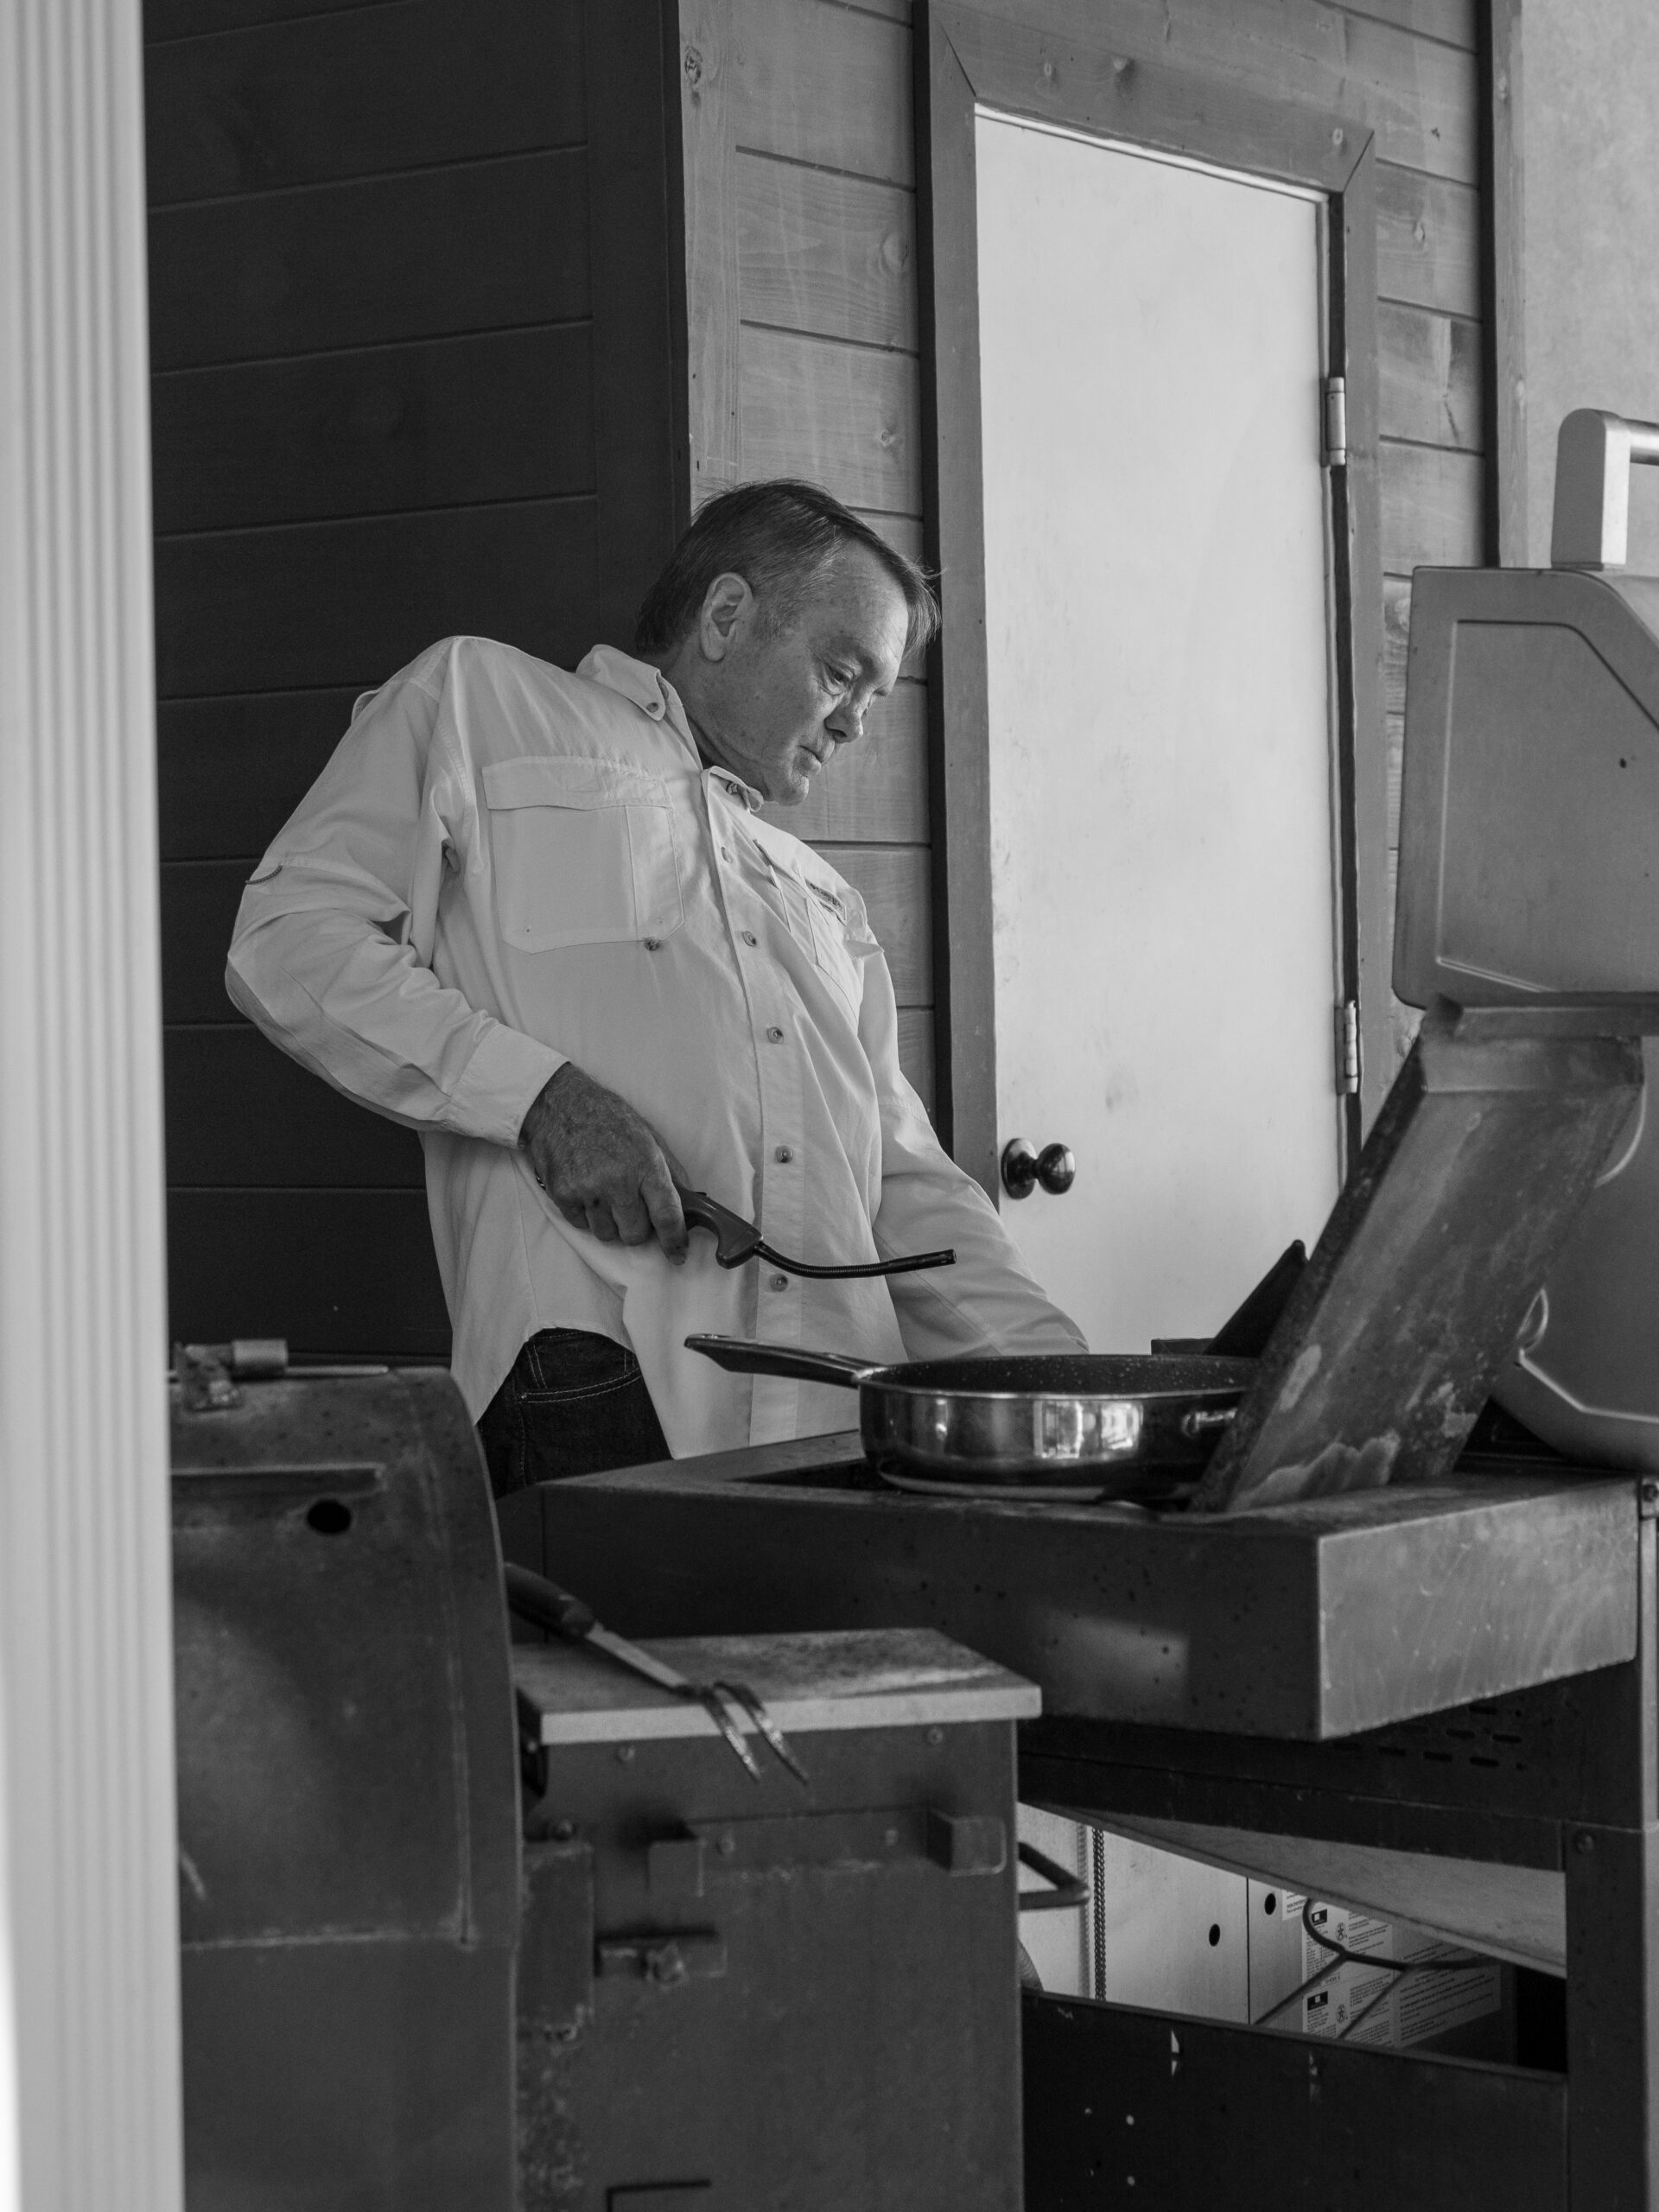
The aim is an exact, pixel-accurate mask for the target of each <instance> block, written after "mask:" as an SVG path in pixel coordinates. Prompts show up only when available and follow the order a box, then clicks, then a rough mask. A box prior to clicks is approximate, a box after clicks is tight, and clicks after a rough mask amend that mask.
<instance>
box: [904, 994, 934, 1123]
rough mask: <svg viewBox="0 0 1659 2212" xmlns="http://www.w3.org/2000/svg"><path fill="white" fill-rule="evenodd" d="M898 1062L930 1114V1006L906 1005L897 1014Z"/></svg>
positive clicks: (931, 1011)
mask: <svg viewBox="0 0 1659 2212" xmlns="http://www.w3.org/2000/svg"><path fill="white" fill-rule="evenodd" d="M899 1070H900V1071H901V1072H902V1074H903V1076H904V1078H905V1080H906V1083H908V1084H910V1085H911V1087H912V1089H913V1090H915V1091H916V1092H917V1094H918V1096H919V1097H920V1099H921V1102H922V1103H923V1105H924V1106H925V1107H926V1109H927V1110H928V1114H929V1116H931V1114H932V1111H933V1009H932V1007H931V1006H930V1007H904V1008H902V1009H901V1011H900V1013H899Z"/></svg>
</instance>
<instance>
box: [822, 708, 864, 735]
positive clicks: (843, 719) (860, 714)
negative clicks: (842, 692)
mask: <svg viewBox="0 0 1659 2212" xmlns="http://www.w3.org/2000/svg"><path fill="white" fill-rule="evenodd" d="M824 728H826V729H827V730H828V731H829V734H830V735H831V737H833V738H834V739H835V741H836V744H837V745H856V744H857V742H858V741H859V739H860V738H861V737H862V736H863V734H864V709H863V708H862V707H861V706H857V705H855V703H854V702H853V701H852V700H850V699H849V700H847V701H846V702H845V703H844V704H843V705H842V706H839V707H837V708H836V710H835V712H834V714H832V715H829V716H828V717H827V718H826V719H825V721H824Z"/></svg>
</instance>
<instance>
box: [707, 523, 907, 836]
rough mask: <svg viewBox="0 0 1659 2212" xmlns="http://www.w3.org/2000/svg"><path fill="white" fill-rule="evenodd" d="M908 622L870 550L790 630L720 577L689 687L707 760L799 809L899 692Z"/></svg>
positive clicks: (821, 588)
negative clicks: (874, 710)
mask: <svg viewBox="0 0 1659 2212" xmlns="http://www.w3.org/2000/svg"><path fill="white" fill-rule="evenodd" d="M907 621H908V610H907V609H906V605H905V595H904V594H903V592H902V591H901V590H900V589H899V586H898V584H897V583H896V582H894V581H893V577H891V576H890V575H888V574H887V570H886V569H884V568H883V567H882V565H881V563H880V562H879V561H878V560H877V559H876V557H875V556H874V554H873V553H871V552H869V551H868V550H866V549H865V548H864V547H863V546H861V545H847V546H843V547H842V550H840V551H839V552H838V553H837V554H836V556H835V559H834V560H833V561H832V562H831V563H830V564H829V567H828V568H827V569H825V570H824V571H823V575H821V576H819V577H818V579H817V582H815V583H814V584H813V585H812V586H811V587H810V590H809V592H808V595H807V598H806V601H805V603H804V605H803V607H801V610H800V612H799V613H798V614H797V616H796V617H795V619H794V620H793V621H792V622H791V623H788V624H787V625H785V626H784V627H783V628H782V629H780V630H774V629H773V628H772V626H771V625H770V624H769V623H768V621H767V620H766V612H765V608H764V607H763V606H762V605H761V603H760V601H757V600H756V599H755V597H754V595H753V593H752V592H751V591H750V590H749V588H748V586H747V584H746V583H745V582H743V580H742V579H741V577H739V576H721V577H717V578H716V579H715V582H714V583H713V584H711V585H710V586H709V594H708V597H707V598H706V599H705V600H704V602H703V611H702V620H701V625H700V628H699V632H698V633H697V636H696V639H693V640H690V641H689V642H690V643H692V644H693V645H695V646H696V647H697V648H698V649H699V650H697V651H696V652H695V653H694V654H692V655H688V656H686V657H685V658H687V659H691V660H694V661H695V663H696V667H695V675H693V671H691V670H690V669H688V670H687V671H685V673H686V676H687V677H690V678H691V680H690V681H689V682H688V681H683V682H682V695H683V696H684V698H685V704H686V709H687V712H688V713H689V714H690V717H691V720H692V722H693V725H694V727H695V728H696V732H697V735H698V737H699V738H700V739H701V741H702V745H703V748H704V750H705V752H706V753H709V755H710V756H711V758H713V759H714V760H716V761H718V762H719V764H720V765H721V766H722V767H727V768H729V769H731V770H732V772H733V773H734V774H735V775H739V776H741V777H742V779H743V780H744V782H745V783H747V784H752V785H753V786H754V788H755V789H756V790H757V791H760V793H761V794H762V796H763V797H764V798H769V799H775V800H776V801H778V802H779V804H781V805H784V806H798V805H799V804H800V803H801V801H802V800H803V799H804V798H805V797H806V795H807V792H808V791H810V788H811V785H812V779H813V778H814V777H815V776H817V775H819V774H821V773H822V772H823V769H824V768H825V767H826V766H828V764H829V761H830V760H832V759H833V758H834V756H835V752H836V747H837V746H842V745H851V744H853V743H854V742H855V741H856V740H857V739H858V738H860V737H861V736H862V734H863V729H864V715H865V713H866V711H867V710H868V707H869V704H870V702H871V700H872V699H885V698H886V697H887V694H888V693H889V692H890V691H891V690H892V689H893V684H894V683H896V682H897V680H898V676H899V663H900V662H901V661H902V659H903V658H904V652H905V637H906V627H907ZM674 673H675V675H676V677H677V678H678V677H679V676H680V671H678V670H677V671H674Z"/></svg>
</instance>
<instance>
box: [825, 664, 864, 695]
mask: <svg viewBox="0 0 1659 2212" xmlns="http://www.w3.org/2000/svg"><path fill="white" fill-rule="evenodd" d="M823 677H824V682H825V683H827V684H828V686H829V689H830V690H832V691H850V690H852V688H853V685H854V684H855V683H856V682H857V680H858V679H857V676H856V673H855V671H854V670H852V669H850V668H833V667H831V665H830V664H829V662H828V661H825V663H824V664H823Z"/></svg>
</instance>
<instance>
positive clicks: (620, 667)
mask: <svg viewBox="0 0 1659 2212" xmlns="http://www.w3.org/2000/svg"><path fill="white" fill-rule="evenodd" d="M576 674H577V675H578V676H581V677H586V678H587V679H588V682H589V683H602V684H604V685H605V687H606V689H607V690H610V691H618V692H620V694H621V695H622V696H623V697H624V698H625V699H630V700H632V702H633V704H634V705H635V706H636V707H639V708H642V709H644V710H645V713H646V714H648V715H650V716H651V718H652V721H659V722H664V723H666V725H667V726H668V728H670V729H671V730H672V731H673V732H674V734H675V735H676V736H677V738H679V740H680V741H681V742H682V743H683V745H684V746H685V747H687V748H688V750H689V751H690V754H691V757H692V759H693V760H695V761H696V765H697V766H698V767H699V768H700V769H703V772H704V774H705V775H709V776H717V777H718V778H719V779H720V780H721V783H722V784H725V785H728V786H729V788H730V789H731V790H732V791H734V792H735V793H736V794H737V796H738V797H739V798H741V800H742V802H743V804H745V805H746V806H747V808H748V810H749V812H750V813H751V814H759V812H760V809H761V807H762V805H763V804H765V801H764V800H763V799H762V798H761V796H760V792H759V791H755V790H754V789H753V787H752V786H751V785H748V784H746V783H745V782H744V780H743V779H742V778H741V776H739V775H735V774H734V773H733V772H732V770H731V769H729V768H721V767H718V766H716V767H709V768H703V760H702V753H701V751H700V750H699V749H698V746H697V741H696V738H695V737H694V736H693V734H692V732H691V725H690V722H689V721H687V720H686V718H685V709H684V707H683V705H682V703H681V701H680V695H679V693H678V692H677V690H675V689H674V686H673V685H672V684H671V683H670V682H669V680H668V678H667V677H665V676H664V674H663V671H661V669H659V668H653V667H652V664H651V663H650V662H649V661H648V660H635V659H633V658H632V656H631V655H630V654H627V653H624V652H618V651H617V649H616V647H615V646H614V645H595V646H594V649H593V651H592V652H590V653H589V654H588V658H586V660H584V661H583V662H582V665H581V666H580V667H579V668H578V669H577V671H576Z"/></svg>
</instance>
